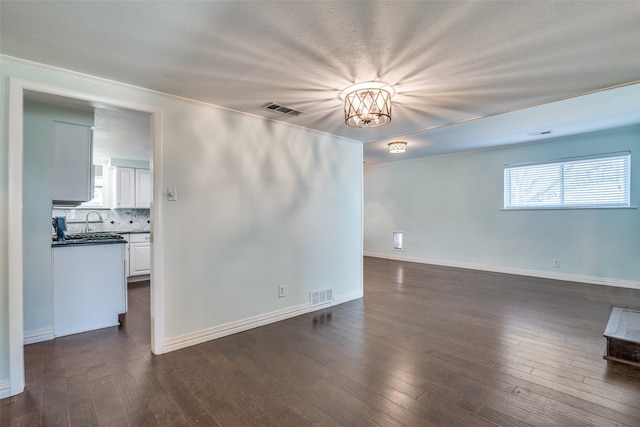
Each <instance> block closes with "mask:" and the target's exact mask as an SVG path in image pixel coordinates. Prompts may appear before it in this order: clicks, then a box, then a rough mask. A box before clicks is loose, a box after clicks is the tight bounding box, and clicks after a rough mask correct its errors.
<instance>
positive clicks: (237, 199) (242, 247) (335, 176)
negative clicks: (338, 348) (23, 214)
mask: <svg viewBox="0 0 640 427" xmlns="http://www.w3.org/2000/svg"><path fill="white" fill-rule="evenodd" d="M0 70H1V71H0V72H1V75H0V77H1V78H2V91H3V92H2V105H1V108H2V111H1V114H0V120H1V122H0V124H1V125H2V129H3V130H2V132H0V137H1V140H0V141H1V143H0V183H1V186H0V192H1V193H0V237H1V239H0V266H1V267H2V273H1V274H0V298H1V299H0V307H2V310H1V312H2V319H0V321H1V322H2V323H1V325H0V345H1V346H2V347H1V351H0V385H1V384H2V383H3V381H4V382H5V383H6V380H5V379H6V378H7V377H8V376H9V366H13V364H12V363H10V362H9V361H8V356H7V354H8V351H5V350H7V348H8V334H9V332H8V331H9V330H10V324H9V323H8V321H9V319H8V318H7V317H6V314H5V313H7V304H8V303H7V292H8V289H9V287H10V284H9V283H8V273H7V269H6V266H7V260H8V251H9V249H10V248H9V247H8V241H7V235H8V230H9V227H11V224H9V223H8V217H9V214H8V212H9V207H8V205H7V204H8V195H7V194H8V191H7V190H8V188H9V185H10V183H9V180H8V165H9V164H10V162H11V159H8V135H7V131H6V129H7V124H8V120H9V107H8V90H7V87H8V80H9V77H18V78H20V79H25V80H29V81H33V82H40V83H42V84H46V85H54V86H55V87H57V88H63V89H65V90H67V91H70V92H73V93H78V94H82V95H83V96H84V95H85V94H89V95H91V96H92V97H94V96H95V97H96V98H97V99H99V100H101V101H102V102H108V101H109V100H114V101H115V100H117V101H118V102H122V103H124V104H126V106H127V107H128V108H133V106H134V105H137V104H139V105H147V106H148V105H151V106H154V107H157V108H159V109H160V111H159V113H158V114H159V115H160V116H161V126H160V133H161V134H160V135H157V140H158V141H159V142H158V144H157V145H156V146H155V147H154V149H155V150H156V151H155V153H154V162H155V163H154V165H153V167H154V170H155V185H156V189H155V192H154V195H155V196H156V198H155V200H154V204H155V205H154V207H153V208H152V215H155V217H152V231H153V233H154V254H153V259H154V261H157V260H163V261H164V262H163V263H162V265H157V264H156V265H154V272H159V274H160V275H161V277H155V278H154V286H160V287H161V289H160V292H161V296H162V299H161V300H159V301H160V304H161V308H162V311H163V313H164V317H163V318H164V321H163V322H162V323H161V324H160V326H159V327H160V328H161V330H162V331H163V335H164V341H163V342H162V343H160V347H161V348H162V351H167V350H172V349H175V348H180V347H182V346H185V345H189V344H193V343H195V342H199V341H202V340H206V339H210V338H213V337H215V336H220V335H224V334H228V333H232V332H234V331H236V330H238V329H246V328H248V327H250V326H252V325H257V324H259V323H260V322H269V321H273V320H277V319H279V318H284V317H287V316H291V315H294V314H297V313H301V312H304V311H305V310H309V309H310V308H309V304H308V298H309V296H308V294H309V291H311V290H313V289H316V288H322V287H328V286H330V287H333V288H334V294H335V295H336V297H337V299H338V301H346V300H349V299H354V298H358V297H360V296H361V295H362V146H361V144H360V143H356V142H353V141H349V140H345V139H340V138H336V137H333V136H330V135H325V134H321V133H317V132H312V131H308V130H304V129H300V128H297V127H294V126H288V125H284V124H280V123H276V122H271V121H268V120H264V119H261V118H256V117H251V116H247V115H242V114H239V113H235V112H231V111H227V110H224V109H220V108H217V107H214V106H209V105H204V104H200V103H195V102H191V101H188V100H184V99H179V98H175V97H170V96H166V95H162V94H158V93H154V92H151V91H145V90H142V89H137V88H133V87H129V86H125V85H120V84H116V83H112V82H105V81H100V80H97V79H93V78H89V77H86V76H79V75H74V74H72V73H67V72H64V71H60V70H55V69H48V68H45V67H40V66H35V65H31V64H27V63H23V62H21V61H18V60H8V59H7V58H4V59H3V60H2V63H0ZM25 167H27V165H25ZM158 171H160V172H158ZM167 186H175V187H177V188H178V201H177V202H168V201H166V187H167ZM27 196H28V195H25V197H27ZM158 252H160V253H158ZM280 284H284V285H286V287H287V288H286V289H287V296H286V297H284V298H278V296H277V286H278V285H280ZM157 291H158V290H157V289H156V290H154V292H157ZM158 321H159V320H158V318H154V319H153V322H154V323H155V322H158ZM12 369H13V368H12ZM12 374H13V372H12Z"/></svg>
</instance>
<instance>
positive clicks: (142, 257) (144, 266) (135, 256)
mask: <svg viewBox="0 0 640 427" xmlns="http://www.w3.org/2000/svg"><path fill="white" fill-rule="evenodd" d="M150 273H151V235H150V234H149V233H141V234H131V235H130V240H129V276H139V275H142V274H150Z"/></svg>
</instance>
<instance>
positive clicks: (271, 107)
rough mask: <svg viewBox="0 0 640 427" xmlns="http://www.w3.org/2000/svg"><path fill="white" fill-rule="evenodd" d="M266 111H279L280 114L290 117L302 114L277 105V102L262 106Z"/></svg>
mask: <svg viewBox="0 0 640 427" xmlns="http://www.w3.org/2000/svg"><path fill="white" fill-rule="evenodd" d="M262 108H264V109H265V110H270V111H277V112H278V113H282V114H286V115H289V116H298V115H300V114H302V112H301V111H298V110H294V109H293V108H289V107H285V106H284V105H280V104H276V103H275V102H270V103H268V104H265V105H263V106H262Z"/></svg>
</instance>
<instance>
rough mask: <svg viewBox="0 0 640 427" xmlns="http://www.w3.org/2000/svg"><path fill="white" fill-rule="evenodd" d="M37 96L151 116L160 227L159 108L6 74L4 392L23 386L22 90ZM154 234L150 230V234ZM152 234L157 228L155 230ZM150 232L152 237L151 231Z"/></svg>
mask: <svg viewBox="0 0 640 427" xmlns="http://www.w3.org/2000/svg"><path fill="white" fill-rule="evenodd" d="M27 94H28V95H29V96H31V95H34V94H35V95H37V96H39V97H41V99H44V98H48V99H49V100H50V101H51V100H52V99H54V100H56V101H59V102H62V101H64V102H68V103H71V104H73V105H85V106H86V105H89V106H93V107H95V106H103V107H109V108H119V109H128V110H132V111H138V112H141V113H146V114H149V115H150V135H151V138H150V144H151V157H150V171H151V180H152V187H153V189H154V190H153V200H154V201H155V203H153V204H152V206H151V217H153V219H154V221H153V222H152V223H151V224H150V231H151V232H152V233H153V231H154V230H158V229H160V228H161V216H160V215H159V212H160V209H159V204H160V201H161V199H160V194H161V192H160V188H161V183H160V177H161V171H160V168H159V167H158V166H159V165H161V164H162V162H161V151H160V149H159V148H160V143H159V141H160V140H161V122H160V120H161V119H160V118H161V109H160V108H159V107H156V106H153V105H147V104H138V103H131V102H127V101H122V100H117V99H110V98H105V97H102V96H98V95H96V94H91V93H79V92H77V91H73V90H69V89H65V88H59V87H56V86H51V85H47V84H42V83H39V82H31V81H25V80H21V79H15V78H11V79H10V82H9V114H8V116H9V120H8V134H9V156H8V169H9V170H8V172H9V182H10V183H11V185H10V186H9V189H8V193H9V194H8V199H9V208H8V223H9V227H8V229H9V232H8V243H9V247H10V248H11V249H12V250H11V251H10V252H9V256H8V267H9V268H8V277H9V289H8V308H9V310H8V311H9V313H8V318H9V328H8V329H9V354H8V356H9V394H10V395H15V394H19V393H21V392H22V391H23V389H24V385H25V376H24V347H23V346H24V344H23V341H24V323H23V312H24V305H23V304H24V300H23V271H24V270H23V268H24V259H23V258H24V257H23V209H22V200H23V198H24V197H25V195H24V190H23V171H24V162H23V155H22V153H23V145H24V141H23V126H24V99H25V96H26V95H27ZM152 235H153V234H152ZM156 235H157V233H156ZM154 237H155V236H154ZM153 240H154V242H153V246H154V250H153V251H152V253H151V257H152V259H151V271H150V277H151V278H152V280H153V286H152V287H151V291H150V294H151V295H150V300H151V302H150V318H151V327H150V329H151V330H150V335H151V351H152V352H153V353H154V354H161V353H162V352H163V350H162V348H163V346H162V342H163V331H162V328H161V325H162V320H161V319H162V317H163V316H162V314H163V313H162V304H161V301H162V275H161V272H160V266H161V261H160V254H161V253H162V251H161V249H162V240H161V239H158V238H154V239H153Z"/></svg>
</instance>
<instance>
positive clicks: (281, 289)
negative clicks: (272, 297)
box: [278, 285, 286, 298]
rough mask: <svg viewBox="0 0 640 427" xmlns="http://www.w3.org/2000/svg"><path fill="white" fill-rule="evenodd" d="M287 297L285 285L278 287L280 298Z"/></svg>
mask: <svg viewBox="0 0 640 427" xmlns="http://www.w3.org/2000/svg"><path fill="white" fill-rule="evenodd" d="M285 295H286V293H285V288H284V285H278V298H282V297H283V296H285Z"/></svg>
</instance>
